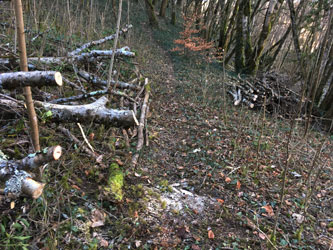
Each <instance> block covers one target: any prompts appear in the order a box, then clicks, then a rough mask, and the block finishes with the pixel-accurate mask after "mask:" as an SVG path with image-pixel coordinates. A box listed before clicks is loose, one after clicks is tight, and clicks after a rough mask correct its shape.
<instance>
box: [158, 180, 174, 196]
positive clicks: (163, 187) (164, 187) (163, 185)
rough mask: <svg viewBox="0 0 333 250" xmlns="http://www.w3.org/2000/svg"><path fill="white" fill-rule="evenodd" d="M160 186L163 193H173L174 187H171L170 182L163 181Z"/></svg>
mask: <svg viewBox="0 0 333 250" xmlns="http://www.w3.org/2000/svg"><path fill="white" fill-rule="evenodd" d="M159 186H160V188H161V190H162V191H163V192H169V193H171V192H172V191H173V189H172V187H171V186H169V182H168V180H161V181H160V183H159Z"/></svg>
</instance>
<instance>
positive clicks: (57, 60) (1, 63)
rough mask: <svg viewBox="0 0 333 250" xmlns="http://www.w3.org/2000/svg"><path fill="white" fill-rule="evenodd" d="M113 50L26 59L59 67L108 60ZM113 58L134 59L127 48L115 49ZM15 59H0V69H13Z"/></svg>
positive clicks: (29, 61)
mask: <svg viewBox="0 0 333 250" xmlns="http://www.w3.org/2000/svg"><path fill="white" fill-rule="evenodd" d="M113 53H114V52H113V50H92V51H90V52H87V53H82V54H80V55H73V56H69V57H30V58H28V63H29V64H33V65H38V64H46V65H53V64H56V65H59V64H60V65H61V64H65V63H80V62H95V61H97V60H99V59H101V58H110V57H111V56H112V54H113ZM115 56H117V57H119V56H127V57H134V56H135V53H134V52H131V51H130V48H129V47H127V46H126V47H123V48H120V49H117V50H116V52H115ZM16 64H17V63H16V60H15V59H7V58H0V68H8V69H11V68H13V65H14V66H15V65H16Z"/></svg>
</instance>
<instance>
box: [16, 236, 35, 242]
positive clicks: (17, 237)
mask: <svg viewBox="0 0 333 250" xmlns="http://www.w3.org/2000/svg"><path fill="white" fill-rule="evenodd" d="M29 238H31V236H13V239H16V240H20V241H24V240H27V239H29Z"/></svg>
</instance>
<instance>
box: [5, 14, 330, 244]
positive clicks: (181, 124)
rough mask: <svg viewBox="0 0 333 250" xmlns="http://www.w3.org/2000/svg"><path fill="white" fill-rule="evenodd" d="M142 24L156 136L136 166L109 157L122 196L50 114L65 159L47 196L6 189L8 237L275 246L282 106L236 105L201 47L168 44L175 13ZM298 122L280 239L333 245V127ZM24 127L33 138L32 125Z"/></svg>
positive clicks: (137, 34) (136, 39)
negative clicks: (119, 176)
mask: <svg viewBox="0 0 333 250" xmlns="http://www.w3.org/2000/svg"><path fill="white" fill-rule="evenodd" d="M135 27H140V29H137V30H135V31H134V34H132V37H131V38H130V42H129V45H130V47H131V48H132V49H134V50H136V51H138V56H137V57H136V59H135V60H136V62H137V63H138V67H139V69H140V71H141V73H142V75H143V76H144V77H148V78H149V81H150V82H152V96H151V99H150V105H149V113H148V127H147V128H148V138H149V140H148V141H149V146H145V147H144V149H143V151H142V153H141V155H140V159H139V163H138V165H137V167H136V168H135V169H131V168H129V164H128V163H129V158H130V157H129V156H128V154H127V152H125V153H124V154H122V156H115V157H113V156H110V157H107V159H106V161H107V162H108V163H109V162H112V161H116V162H117V163H119V164H120V163H121V164H120V165H123V170H124V172H126V177H125V185H124V199H123V202H119V203H116V202H114V201H112V200H111V201H110V200H108V197H106V196H104V193H103V186H104V185H106V182H107V180H106V179H107V177H106V176H107V170H105V169H96V166H94V163H93V162H92V161H91V159H89V157H87V156H86V155H84V153H81V154H78V150H77V148H75V147H74V145H73V144H71V143H69V142H68V141H67V138H65V137H63V136H62V135H59V136H58V135H57V136H54V138H52V137H51V136H50V134H52V132H51V131H54V130H55V129H56V127H55V126H53V125H51V126H49V127H47V126H46V125H45V126H44V125H43V126H44V127H43V126H42V129H41V135H42V138H43V140H44V142H46V143H47V142H49V143H51V144H52V143H54V144H56V143H57V144H60V145H62V146H63V147H64V148H65V150H66V151H65V154H64V156H63V160H62V161H61V162H60V163H59V164H54V166H53V169H50V170H48V171H47V172H46V177H45V178H47V182H48V185H47V186H46V188H45V192H44V196H43V198H42V199H37V200H36V201H30V200H28V199H27V198H24V199H22V200H18V201H16V206H15V209H9V202H8V201H7V200H0V201H1V203H0V211H1V212H2V213H3V216H2V217H1V223H0V224H1V225H2V227H1V235H2V240H0V243H1V244H0V245H1V246H7V248H8V249H16V248H20V246H21V247H23V246H25V247H28V246H30V247H32V249H99V248H101V249H104V248H113V249H193V250H197V249H267V248H268V246H269V240H268V239H269V237H270V234H271V232H272V230H273V228H274V222H275V219H276V218H275V215H276V213H277V211H278V207H279V195H280V189H281V177H282V173H283V167H284V164H285V162H286V155H287V153H286V152H287V150H286V145H287V141H288V134H289V129H290V122H289V120H288V119H286V118H284V117H283V116H282V115H281V114H266V118H265V119H264V120H263V110H250V109H248V108H247V107H245V106H237V107H235V106H233V105H232V103H231V100H230V99H229V98H227V99H228V100H224V99H223V84H222V80H221V79H223V74H222V71H221V69H220V65H212V66H210V67H209V68H207V67H206V65H205V63H202V62H200V61H198V60H197V58H196V57H191V56H180V55H176V54H175V53H173V52H170V49H171V48H172V46H173V45H172V41H173V39H174V38H176V35H177V29H174V28H173V29H172V31H171V29H169V28H168V27H170V26H169V24H167V23H164V22H163V21H162V24H161V30H162V31H161V30H159V31H156V32H154V31H151V30H150V29H149V28H148V25H147V24H146V20H145V18H144V19H142V20H141V19H138V21H137V23H136V24H135ZM178 28H179V27H178ZM134 29H136V28H134ZM179 29H180V28H179ZM197 62H199V63H197ZM228 74H229V75H232V73H230V72H228ZM205 79H207V81H205ZM227 81H231V78H229V77H227ZM17 126H23V124H21V125H20V124H18V125H17ZM73 127H74V125H73V126H72V128H73ZM314 127H315V126H314ZM16 129H17V127H16ZM92 129H96V131H97V130H98V129H99V128H96V127H93V128H92ZM7 130H8V128H7V127H3V128H2V130H1V131H2V133H6V131H7ZM21 130H22V129H21ZM302 132H303V127H302V124H299V125H298V127H297V129H295V132H294V133H293V138H292V140H291V147H292V152H293V157H292V159H291V163H290V169H289V171H288V174H287V187H286V192H285V193H286V197H285V202H284V204H282V210H281V215H280V216H279V218H278V219H279V227H278V230H277V239H276V242H277V246H276V247H273V249H274V248H276V249H287V248H290V249H330V247H331V248H332V244H333V240H332V231H333V225H332V218H333V211H332V206H333V203H332V202H333V200H332V194H333V189H332V176H333V175H332V165H331V164H332V139H333V138H332V137H330V136H329V135H327V134H325V133H324V132H319V131H318V130H315V129H314V128H313V130H311V132H310V134H309V135H308V137H307V138H306V139H300V138H302V136H301V135H302ZM101 133H102V135H99V134H98V133H97V132H96V140H98V139H100V140H105V141H107V140H108V139H106V138H108V137H111V136H112V135H113V134H112V133H111V132H110V130H107V129H105V130H103V131H102V132H101ZM78 134H79V133H78ZM15 136H18V135H15ZM15 136H13V137H15ZM22 136H25V139H26V140H28V137H27V133H26V132H24V130H22V131H21V133H20V138H22ZM48 136H50V137H48ZM259 138H260V139H259ZM8 140H9V139H8ZM110 140H111V139H110ZM4 141H5V140H3V142H4ZM7 143H8V142H7ZM108 143H109V142H108ZM321 143H323V144H324V145H323V150H322V154H321V161H320V162H319V163H318V164H317V165H318V166H317V165H315V171H314V172H316V170H317V169H318V167H320V166H322V164H324V167H323V168H322V172H321V174H320V177H319V179H318V180H317V182H316V186H315V188H313V196H312V200H311V202H310V205H309V208H308V215H307V216H306V223H304V231H303V236H302V238H301V239H297V237H295V234H296V232H297V229H298V228H299V226H300V224H299V220H300V217H299V216H300V213H301V211H302V200H303V199H304V196H305V194H306V193H307V188H306V184H307V183H306V181H305V180H306V177H307V176H308V175H309V172H310V169H311V166H312V160H313V158H314V154H315V151H316V149H317V148H318V146H319V145H320V144H321ZM258 144H259V145H258ZM98 145H102V142H101V143H100V144H98V143H97V142H96V144H95V145H93V146H94V147H95V148H96V149H98V150H99V152H101V153H103V154H106V152H107V147H104V146H103V147H102V146H101V147H100V148H98ZM103 145H104V144H103ZM76 153H77V156H74V155H75V154H76ZM90 173H93V174H92V175H91V174H90ZM94 208H97V209H98V210H100V211H102V212H103V213H105V214H106V217H107V219H106V221H105V223H104V225H103V226H100V227H95V228H91V227H90V226H91V224H89V223H87V222H88V221H89V220H91V216H92V215H91V214H92V211H93V209H94ZM23 210H24V211H27V212H23ZM97 217H98V216H97ZM97 221H98V220H97ZM10 244H11V245H10ZM10 246H12V247H10ZM103 246H104V247H103Z"/></svg>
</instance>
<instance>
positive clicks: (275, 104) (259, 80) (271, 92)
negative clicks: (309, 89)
mask: <svg viewBox="0 0 333 250" xmlns="http://www.w3.org/2000/svg"><path fill="white" fill-rule="evenodd" d="M284 81H286V79H281V76H280V75H278V74H276V73H274V72H270V73H267V74H263V75H261V76H258V77H253V78H248V79H241V78H232V83H228V84H227V86H228V88H229V90H228V93H229V94H230V95H231V96H232V97H233V100H234V105H236V106H237V105H239V104H244V105H246V106H248V107H249V108H251V109H253V108H254V109H255V108H261V107H263V105H264V103H265V105H266V110H267V111H269V112H278V113H281V114H285V115H287V116H288V115H291V114H292V113H294V112H295V111H296V108H297V105H298V102H299V100H300V95H299V94H297V93H296V92H294V91H293V90H291V89H290V88H288V87H287V86H286V85H285V83H284ZM265 98H266V101H264V100H265Z"/></svg>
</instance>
